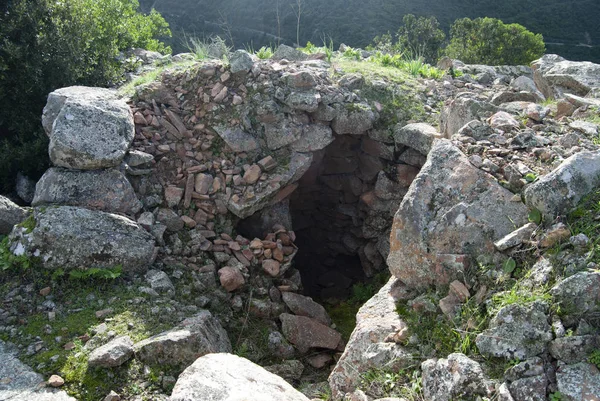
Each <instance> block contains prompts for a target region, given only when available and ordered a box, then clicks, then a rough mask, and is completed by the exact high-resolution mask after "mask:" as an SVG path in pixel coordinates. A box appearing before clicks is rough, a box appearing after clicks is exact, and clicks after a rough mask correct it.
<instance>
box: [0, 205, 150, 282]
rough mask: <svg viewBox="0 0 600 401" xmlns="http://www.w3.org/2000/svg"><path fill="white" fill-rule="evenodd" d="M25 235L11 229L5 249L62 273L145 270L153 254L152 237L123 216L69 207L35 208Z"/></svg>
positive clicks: (19, 229) (19, 230) (23, 231)
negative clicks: (90, 269)
mask: <svg viewBox="0 0 600 401" xmlns="http://www.w3.org/2000/svg"><path fill="white" fill-rule="evenodd" d="M34 218H35V227H34V228H33V230H32V231H31V232H28V230H27V229H25V228H15V229H14V230H13V232H12V233H11V236H10V249H11V251H12V252H13V253H14V254H15V255H23V254H25V255H28V256H36V257H39V258H40V261H41V263H42V264H43V266H44V267H46V268H49V269H58V268H63V269H65V270H67V271H68V270H75V269H83V270H85V269H87V268H90V267H97V268H114V267H115V266H118V265H121V266H122V268H123V272H124V273H129V272H140V271H145V270H146V269H147V268H148V265H149V264H150V262H151V259H152V256H153V254H154V239H153V238H152V236H151V235H150V234H149V233H148V232H146V230H144V229H143V228H141V227H140V226H139V225H137V223H135V222H133V221H131V220H129V219H128V218H126V217H122V216H118V215H114V214H109V213H105V212H98V211H92V210H88V209H82V208H77V207H72V206H59V207H48V208H36V209H35V211H34Z"/></svg>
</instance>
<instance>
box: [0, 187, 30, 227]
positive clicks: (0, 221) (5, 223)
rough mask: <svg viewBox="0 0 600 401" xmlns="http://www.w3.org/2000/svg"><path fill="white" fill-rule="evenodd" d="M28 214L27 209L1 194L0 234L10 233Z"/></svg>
mask: <svg viewBox="0 0 600 401" xmlns="http://www.w3.org/2000/svg"><path fill="white" fill-rule="evenodd" d="M28 214H29V212H28V211H27V209H24V208H22V207H20V206H19V205H17V204H16V203H14V202H13V201H11V200H10V199H8V198H5V197H4V196H1V195H0V235H6V234H9V233H10V232H11V231H12V229H13V227H14V226H15V225H16V224H19V223H20V222H22V221H23V220H25V219H26V218H27V215H28Z"/></svg>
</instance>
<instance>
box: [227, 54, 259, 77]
mask: <svg viewBox="0 0 600 401" xmlns="http://www.w3.org/2000/svg"><path fill="white" fill-rule="evenodd" d="M229 62H230V64H231V73H232V74H237V73H246V72H248V71H250V69H251V68H252V65H253V64H254V61H253V60H252V56H251V55H250V54H249V53H248V52H247V51H245V50H236V51H235V52H234V53H233V54H232V55H231V60H229Z"/></svg>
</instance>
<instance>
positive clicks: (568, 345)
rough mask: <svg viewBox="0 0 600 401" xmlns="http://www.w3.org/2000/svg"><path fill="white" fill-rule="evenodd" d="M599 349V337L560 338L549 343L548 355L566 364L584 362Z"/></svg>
mask: <svg viewBox="0 0 600 401" xmlns="http://www.w3.org/2000/svg"><path fill="white" fill-rule="evenodd" d="M598 347H600V336H597V335H585V336H570V337H561V338H557V339H556V340H554V341H552V342H551V343H550V347H549V350H550V354H551V355H552V356H553V357H554V358H556V359H558V360H560V361H562V362H564V363H567V364H574V363H579V362H585V361H586V360H587V358H588V355H590V354H591V353H592V352H593V351H594V350H595V349H596V348H598Z"/></svg>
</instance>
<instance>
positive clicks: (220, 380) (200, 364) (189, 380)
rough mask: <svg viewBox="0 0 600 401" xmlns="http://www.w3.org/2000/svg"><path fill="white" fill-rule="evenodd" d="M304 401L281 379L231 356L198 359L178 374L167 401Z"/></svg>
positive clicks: (301, 395) (219, 355)
mask: <svg viewBox="0 0 600 401" xmlns="http://www.w3.org/2000/svg"><path fill="white" fill-rule="evenodd" d="M200 399H201V400H205V401H221V400H245V399H247V400H261V401H281V400H286V401H308V398H306V396H304V395H303V394H302V393H300V392H298V391H297V390H295V389H294V388H293V387H292V386H291V385H290V384H288V383H287V382H286V381H285V380H283V379H282V378H281V377H279V376H276V375H274V374H273V373H270V372H268V371H266V370H265V369H263V368H261V367H260V366H258V365H255V364H254V363H252V362H250V361H248V360H247V359H244V358H240V357H238V356H235V355H231V354H210V355H206V356H203V357H201V358H198V359H197V360H196V362H194V363H193V364H192V365H191V366H190V367H188V368H187V369H186V370H184V371H183V373H182V374H181V375H179V379H178V380H177V383H176V384H175V388H174V389H173V393H172V394H171V398H170V400H171V401H193V400H200Z"/></svg>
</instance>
